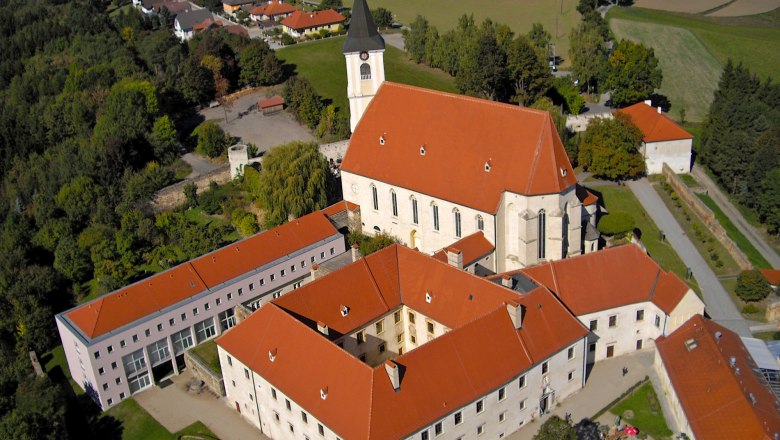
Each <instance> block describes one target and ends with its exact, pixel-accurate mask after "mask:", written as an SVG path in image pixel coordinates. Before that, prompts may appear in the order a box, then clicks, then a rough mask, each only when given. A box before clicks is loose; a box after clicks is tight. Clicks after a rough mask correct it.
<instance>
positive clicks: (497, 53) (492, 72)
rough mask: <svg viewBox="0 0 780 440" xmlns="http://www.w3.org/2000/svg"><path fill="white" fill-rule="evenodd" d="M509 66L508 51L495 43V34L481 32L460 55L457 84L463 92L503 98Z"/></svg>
mask: <svg viewBox="0 0 780 440" xmlns="http://www.w3.org/2000/svg"><path fill="white" fill-rule="evenodd" d="M506 66H507V62H506V54H505V53H504V52H503V51H502V50H501V49H500V48H499V46H498V43H496V38H495V35H494V34H493V35H491V34H490V33H488V32H482V33H481V34H480V36H479V37H477V40H476V41H475V42H474V43H472V44H470V45H469V47H468V49H467V55H465V56H464V57H463V58H461V62H460V67H459V68H458V76H457V77H456V78H455V84H456V85H457V86H458V90H459V91H460V92H461V93H465V94H467V95H473V96H479V97H483V98H487V99H490V100H494V101H495V100H501V99H502V98H503V97H504V96H505V94H506V86H507V83H508V78H509V75H508V73H507V68H506Z"/></svg>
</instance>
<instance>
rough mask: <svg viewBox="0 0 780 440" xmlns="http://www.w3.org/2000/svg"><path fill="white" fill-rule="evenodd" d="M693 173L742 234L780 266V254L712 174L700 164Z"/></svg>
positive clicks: (762, 253) (773, 263)
mask: <svg viewBox="0 0 780 440" xmlns="http://www.w3.org/2000/svg"><path fill="white" fill-rule="evenodd" d="M691 174H693V177H695V178H696V180H698V181H699V183H701V184H702V185H703V186H704V187H705V188H707V194H709V196H710V197H712V200H714V201H715V203H717V204H718V206H719V207H720V209H722V210H723V212H724V213H725V214H726V215H727V216H728V217H729V219H730V220H731V222H732V223H734V226H736V227H737V229H739V231H740V232H742V235H744V236H745V237H746V238H747V239H748V240H749V241H750V243H752V244H753V246H754V247H755V248H756V249H758V252H760V253H761V255H763V256H764V258H766V261H768V262H769V264H771V265H772V267H776V268H780V256H778V255H777V252H775V250H774V249H772V247H771V246H769V244H768V243H767V242H766V240H765V239H764V237H762V236H761V234H759V233H758V231H756V229H755V228H754V227H753V225H751V224H750V223H748V222H747V220H745V217H743V216H742V213H741V212H739V210H738V209H737V208H736V207H735V206H734V205H733V204H732V203H731V201H730V200H729V198H728V197H727V196H726V194H724V193H723V191H721V189H720V187H718V185H716V184H715V182H713V181H712V179H710V176H708V175H707V173H705V172H704V170H703V169H702V168H701V167H700V166H699V165H694V166H693V171H692V172H691Z"/></svg>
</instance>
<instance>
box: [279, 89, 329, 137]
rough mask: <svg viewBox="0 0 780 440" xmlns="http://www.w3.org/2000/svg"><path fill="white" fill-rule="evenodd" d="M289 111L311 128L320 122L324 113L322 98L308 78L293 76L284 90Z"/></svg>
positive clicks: (283, 94) (283, 93)
mask: <svg viewBox="0 0 780 440" xmlns="http://www.w3.org/2000/svg"><path fill="white" fill-rule="evenodd" d="M282 96H284V102H286V103H287V111H289V112H290V113H292V114H293V115H295V118H296V119H298V120H299V121H301V122H305V123H306V125H307V126H308V127H309V128H312V129H313V128H314V127H316V126H317V124H319V122H320V116H321V115H322V99H321V98H320V97H319V95H317V92H315V91H314V87H313V86H312V85H311V83H310V82H309V80H307V79H306V78H300V77H292V78H290V79H289V80H288V81H287V84H286V85H285V87H284V89H283V90H282Z"/></svg>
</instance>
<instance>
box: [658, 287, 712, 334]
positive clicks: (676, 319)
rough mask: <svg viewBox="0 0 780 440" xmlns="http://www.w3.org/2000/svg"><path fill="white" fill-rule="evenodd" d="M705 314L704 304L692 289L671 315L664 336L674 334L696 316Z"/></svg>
mask: <svg viewBox="0 0 780 440" xmlns="http://www.w3.org/2000/svg"><path fill="white" fill-rule="evenodd" d="M703 314H704V302H703V301H702V300H701V299H700V298H699V297H698V296H697V295H696V292H694V291H693V290H691V289H688V292H687V293H686V294H685V296H683V299H682V300H680V302H679V303H678V304H677V306H676V307H675V308H674V310H672V313H670V314H669V319H668V320H667V322H666V326H665V327H664V336H667V335H670V334H672V332H674V331H675V330H677V329H678V328H679V327H680V326H681V325H683V324H685V323H686V322H687V321H688V320H689V319H691V318H692V317H693V316H694V315H703Z"/></svg>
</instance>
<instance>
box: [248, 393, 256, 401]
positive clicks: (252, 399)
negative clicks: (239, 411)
mask: <svg viewBox="0 0 780 440" xmlns="http://www.w3.org/2000/svg"><path fill="white" fill-rule="evenodd" d="M249 400H250V401H252V402H254V401H255V396H253V395H251V394H250V395H249Z"/></svg>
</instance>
